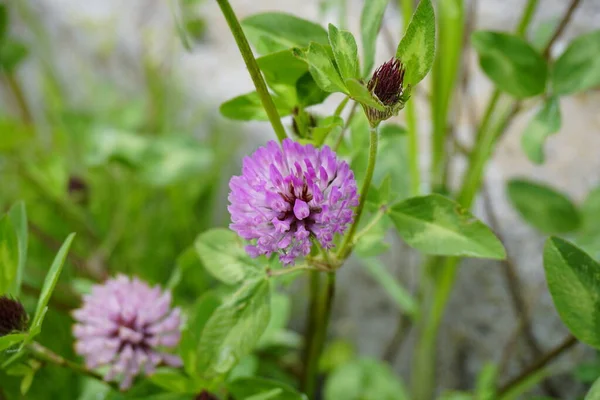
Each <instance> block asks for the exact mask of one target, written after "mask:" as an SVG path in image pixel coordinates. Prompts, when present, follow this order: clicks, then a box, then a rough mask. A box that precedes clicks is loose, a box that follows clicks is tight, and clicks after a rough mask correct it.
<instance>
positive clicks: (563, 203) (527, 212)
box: [507, 179, 581, 234]
mask: <svg viewBox="0 0 600 400" xmlns="http://www.w3.org/2000/svg"><path fill="white" fill-rule="evenodd" d="M507 194H508V198H509V200H510V202H511V203H512V205H513V206H514V207H515V208H516V210H517V211H518V212H519V214H520V215H521V217H522V218H523V219H524V220H525V221H526V222H527V223H529V224H530V225H531V226H533V227H535V228H536V229H538V230H540V231H541V232H544V233H548V234H555V233H566V232H570V231H574V230H576V229H577V228H579V225H580V223H581V218H580V215H579V211H578V210H577V208H576V207H575V205H574V204H573V203H572V202H571V200H569V198H568V197H567V196H566V195H564V194H562V193H560V192H558V191H556V190H554V189H553V188H551V187H549V186H545V185H542V184H540V183H536V182H531V181H526V180H523V179H513V180H511V181H509V182H508V186H507Z"/></svg>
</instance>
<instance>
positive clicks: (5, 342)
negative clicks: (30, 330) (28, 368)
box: [0, 333, 27, 354]
mask: <svg viewBox="0 0 600 400" xmlns="http://www.w3.org/2000/svg"><path fill="white" fill-rule="evenodd" d="M26 337H27V334H26V333H13V334H10V335H5V336H0V354H1V353H2V352H3V351H4V350H6V349H8V348H9V347H12V346H14V345H15V344H17V343H20V342H22V341H23V340H25V338H26Z"/></svg>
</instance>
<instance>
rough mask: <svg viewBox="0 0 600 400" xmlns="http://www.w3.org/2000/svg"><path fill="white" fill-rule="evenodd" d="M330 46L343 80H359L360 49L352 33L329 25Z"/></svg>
mask: <svg viewBox="0 0 600 400" xmlns="http://www.w3.org/2000/svg"><path fill="white" fill-rule="evenodd" d="M329 44H330V45H331V50H333V57H334V58H335V62H336V65H337V67H338V70H339V71H340V75H341V76H342V79H344V80H345V79H352V78H358V77H359V75H360V72H359V69H358V48H357V47H356V41H355V40H354V36H352V33H350V32H348V31H340V30H338V28H336V27H335V25H333V24H329Z"/></svg>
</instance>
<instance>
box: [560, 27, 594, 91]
mask: <svg viewBox="0 0 600 400" xmlns="http://www.w3.org/2000/svg"><path fill="white" fill-rule="evenodd" d="M597 86H600V30H597V31H594V32H592V33H588V34H586V35H582V36H579V37H578V38H576V39H574V40H573V41H572V42H571V43H570V44H569V47H567V50H565V52H564V53H563V54H562V55H561V56H560V57H559V58H558V60H556V62H555V63H554V66H553V68H552V89H553V90H554V92H555V93H556V94H559V95H565V94H571V93H576V92H582V91H584V90H588V89H592V88H594V87H597Z"/></svg>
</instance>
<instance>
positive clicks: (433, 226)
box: [389, 194, 506, 259]
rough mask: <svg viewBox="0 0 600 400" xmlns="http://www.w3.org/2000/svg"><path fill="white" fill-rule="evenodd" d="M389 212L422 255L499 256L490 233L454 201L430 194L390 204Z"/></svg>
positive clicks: (501, 255) (498, 247)
mask: <svg viewBox="0 0 600 400" xmlns="http://www.w3.org/2000/svg"><path fill="white" fill-rule="evenodd" d="M389 215H390V217H391V218H392V221H394V224H395V225H396V229H397V230H398V232H399V233H400V236H401V237H402V238H403V239H404V240H405V241H406V243H408V245H409V246H412V247H414V248H416V249H417V250H420V251H422V252H424V253H426V254H436V255H446V256H462V257H483V258H494V259H503V258H504V257H506V253H505V251H504V247H503V246H502V243H501V242H500V240H498V238H497V237H496V236H495V235H494V233H493V232H492V231H491V230H490V229H489V228H488V227H487V226H486V225H484V224H483V223H482V222H481V221H479V220H478V219H477V218H475V217H474V216H473V215H472V214H471V213H469V212H468V211H467V210H465V209H464V208H463V207H461V206H460V205H459V204H458V203H456V202H454V201H452V200H450V199H448V198H446V197H443V196H440V195H438V194H431V195H428V196H423V197H413V198H410V199H407V200H404V201H403V202H401V203H398V204H396V205H394V206H392V207H391V208H390V210H389Z"/></svg>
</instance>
